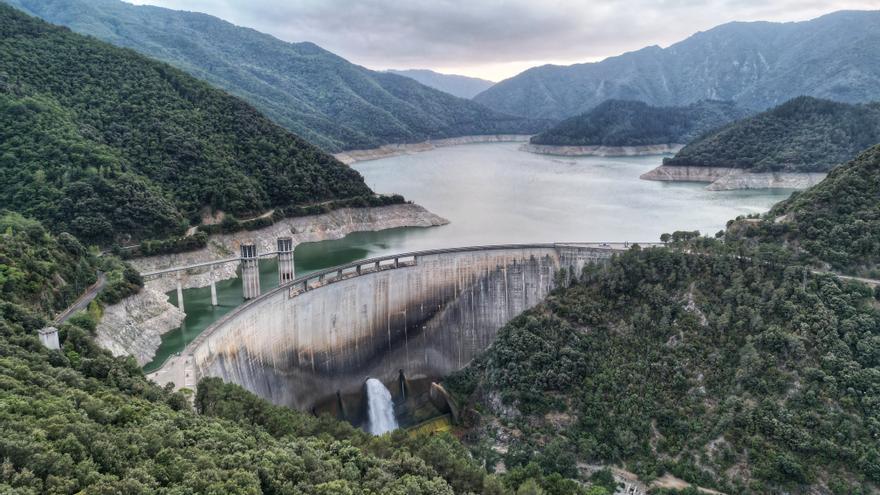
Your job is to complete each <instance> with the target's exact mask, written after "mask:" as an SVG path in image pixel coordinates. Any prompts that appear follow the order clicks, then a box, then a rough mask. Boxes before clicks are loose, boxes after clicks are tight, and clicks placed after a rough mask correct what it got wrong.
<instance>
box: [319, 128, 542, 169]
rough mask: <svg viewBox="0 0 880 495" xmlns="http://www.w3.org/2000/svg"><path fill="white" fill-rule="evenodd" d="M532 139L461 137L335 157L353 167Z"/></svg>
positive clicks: (514, 135) (521, 137)
mask: <svg viewBox="0 0 880 495" xmlns="http://www.w3.org/2000/svg"><path fill="white" fill-rule="evenodd" d="M531 137H532V136H531V134H487V135H478V136H460V137H454V138H445V139H430V140H428V141H422V142H420V143H408V144H386V145H383V146H380V147H378V148H372V149H367V150H349V151H343V152H340V153H336V154H334V155H333V156H334V157H335V158H336V159H337V160H339V161H341V162H342V163H345V164H346V165H351V164H352V163H357V162H365V161H369V160H378V159H380V158H387V157H389V156H399V155H409V154H412V153H421V152H423V151H430V150H433V149H435V148H443V147H445V146H456V145H460V144H475V143H521V142H525V141H528V140H529V138H531Z"/></svg>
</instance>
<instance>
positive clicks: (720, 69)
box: [474, 11, 880, 119]
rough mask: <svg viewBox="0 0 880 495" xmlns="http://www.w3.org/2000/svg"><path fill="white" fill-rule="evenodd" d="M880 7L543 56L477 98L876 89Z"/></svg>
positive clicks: (523, 107) (749, 102)
mask: <svg viewBox="0 0 880 495" xmlns="http://www.w3.org/2000/svg"><path fill="white" fill-rule="evenodd" d="M878 46H880V11H859V12H856V11H841V12H835V13H833V14H828V15H825V16H823V17H819V18H817V19H814V20H810V21H805V22H789V23H771V22H732V23H728V24H723V25H721V26H718V27H716V28H713V29H710V30H709V31H706V32H700V33H697V34H695V35H693V36H691V37H689V38H687V39H685V40H684V41H681V42H679V43H676V44H674V45H672V46H670V47H668V48H660V47H658V46H650V47H647V48H643V49H641V50H638V51H634V52H630V53H625V54H623V55H620V56H617V57H611V58H608V59H606V60H603V61H601V62H597V63H587V64H578V65H571V66H567V67H560V66H552V65H546V66H542V67H535V68H532V69H529V70H527V71H525V72H523V73H521V74H519V75H517V76H515V77H513V78H510V79H507V80H505V81H502V82H499V83H497V84H496V85H494V86H492V87H491V88H489V89H488V90H486V91H484V92H483V93H481V94H479V95H477V96H476V97H475V98H474V100H475V101H477V102H480V103H482V104H484V105H486V106H488V107H490V108H492V109H494V110H497V111H499V112H507V113H511V114H515V115H521V116H526V117H532V118H549V119H563V118H566V117H570V116H574V115H578V114H580V113H583V112H585V111H588V110H590V109H592V108H593V107H595V106H596V105H598V104H599V103H601V102H603V101H605V100H608V99H612V98H615V99H626V100H640V101H644V102H646V103H648V104H651V105H661V106H670V105H686V104H689V103H693V102H695V101H699V100H704V99H714V100H730V101H733V102H736V103H737V104H738V105H740V106H743V107H749V108H753V109H756V110H762V109H765V108H769V107H771V106H774V105H778V104H780V103H783V102H785V101H787V100H789V99H791V98H793V97H796V96H800V95H810V96H816V97H821V98H828V99H832V100H839V101H845V102H862V101H870V100H877V99H880V50H878V49H877V47H878Z"/></svg>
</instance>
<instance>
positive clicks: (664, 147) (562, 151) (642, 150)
mask: <svg viewBox="0 0 880 495" xmlns="http://www.w3.org/2000/svg"><path fill="white" fill-rule="evenodd" d="M682 148H684V145H683V144H674V143H673V144H652V145H645V146H557V145H550V144H531V143H528V144H524V145H522V146H521V147H520V149H521V150H522V151H528V152H529V153H536V154H539V155H555V156H609V157H613V156H646V155H665V154H674V153H678V151H679V150H681V149H682Z"/></svg>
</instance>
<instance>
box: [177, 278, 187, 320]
mask: <svg viewBox="0 0 880 495" xmlns="http://www.w3.org/2000/svg"><path fill="white" fill-rule="evenodd" d="M177 308H178V309H179V310H180V311H182V312H184V313H185V312H186V310H185V309H184V308H183V282H182V281H181V280H180V272H177Z"/></svg>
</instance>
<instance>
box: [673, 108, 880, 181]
mask: <svg viewBox="0 0 880 495" xmlns="http://www.w3.org/2000/svg"><path fill="white" fill-rule="evenodd" d="M877 143H880V103H869V104H856V105H851V104H848V103H838V102H833V101H829V100H820V99H817V98H811V97H809V96H802V97H799V98H795V99H792V100H791V101H788V102H786V103H784V104H782V105H779V106H778V107H776V108H773V109H772V110H768V111H766V112H763V113H760V114H758V115H755V116H753V117H749V118H746V119H743V120H740V121H737V122H734V123H732V124H729V125H727V126H725V127H723V128H721V129H719V130H718V131H716V132H713V133H710V134H707V135H705V136H703V137H702V138H700V139H697V140H696V141H694V142H692V143H690V144H688V145H687V146H685V147H684V148H683V149H682V150H681V151H679V152H678V154H676V155H675V156H674V157H672V158H668V159H666V160H664V163H663V165H664V166H666V165H680V166H692V167H693V166H700V167H730V168H745V169H750V170H752V171H754V172H769V171H786V172H827V171H828V170H831V168H833V167H834V166H835V165H838V164H840V163H843V162H846V161H849V160H851V159H853V158H855V157H856V155H858V154H859V153H860V152H861V151H863V150H865V149H867V148H868V147H870V146H873V145H875V144H877Z"/></svg>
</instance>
